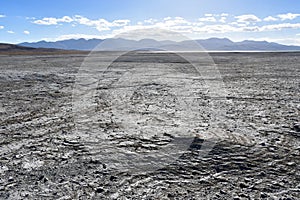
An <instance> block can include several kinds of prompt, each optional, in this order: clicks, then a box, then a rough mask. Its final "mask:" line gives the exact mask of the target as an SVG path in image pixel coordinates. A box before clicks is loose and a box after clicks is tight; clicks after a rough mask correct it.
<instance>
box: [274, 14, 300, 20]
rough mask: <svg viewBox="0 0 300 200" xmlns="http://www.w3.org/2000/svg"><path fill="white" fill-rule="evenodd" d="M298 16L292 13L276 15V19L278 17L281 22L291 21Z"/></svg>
mask: <svg viewBox="0 0 300 200" xmlns="http://www.w3.org/2000/svg"><path fill="white" fill-rule="evenodd" d="M299 16H300V14H294V13H286V14H280V15H277V17H279V18H280V19H281V20H282V21H284V20H293V19H295V18H297V17H299Z"/></svg>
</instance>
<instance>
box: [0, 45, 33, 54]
mask: <svg viewBox="0 0 300 200" xmlns="http://www.w3.org/2000/svg"><path fill="white" fill-rule="evenodd" d="M28 50H34V48H31V47H24V46H19V45H14V44H5V43H0V52H4V51H5V52H7V51H28Z"/></svg>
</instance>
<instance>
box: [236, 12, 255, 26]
mask: <svg viewBox="0 0 300 200" xmlns="http://www.w3.org/2000/svg"><path fill="white" fill-rule="evenodd" d="M235 18H236V19H237V22H240V23H246V24H249V23H255V22H260V21H261V19H259V18H258V17H257V16H255V15H252V14H249V15H240V16H235Z"/></svg>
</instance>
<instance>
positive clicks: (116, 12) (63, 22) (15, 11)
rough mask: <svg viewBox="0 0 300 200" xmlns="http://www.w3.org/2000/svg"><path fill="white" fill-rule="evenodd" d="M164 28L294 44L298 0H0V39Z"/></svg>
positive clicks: (298, 34)
mask: <svg viewBox="0 0 300 200" xmlns="http://www.w3.org/2000/svg"><path fill="white" fill-rule="evenodd" d="M143 28H164V29H168V30H172V31H176V32H179V33H181V34H184V35H186V36H187V37H190V38H192V39H200V38H209V37H220V38H223V37H227V38H229V39H231V40H234V41H241V40H246V39H251V40H267V41H272V42H279V43H283V44H295V45H300V1H299V0H284V1H283V0H260V1H259V0H181V1H179V0H149V1H146V0H85V1H83V0H82V1H79V0H51V1H41V0H0V42H7V43H20V42H25V41H29V42H32V41H39V40H48V41H56V40H62V39H69V38H107V37H114V36H115V35H117V34H119V33H122V32H126V31H128V30H135V29H143Z"/></svg>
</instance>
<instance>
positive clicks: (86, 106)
mask: <svg viewBox="0 0 300 200" xmlns="http://www.w3.org/2000/svg"><path fill="white" fill-rule="evenodd" d="M210 56H211V57H212V60H210V57H209V56H207V55H206V56H203V55H198V54H195V53H194V54H193V55H191V54H190V55H189V56H188V57H189V58H192V59H191V60H192V62H193V64H194V66H192V65H191V63H189V62H190V61H191V60H189V61H187V60H185V59H183V58H181V57H179V56H176V55H174V54H168V53H147V52H133V53H129V54H126V55H123V56H121V57H119V58H118V59H117V60H116V61H115V62H113V63H109V62H110V58H112V57H113V56H112V53H98V54H97V55H96V56H95V55H94V57H92V58H91V59H85V58H86V57H87V55H83V54H82V55H49V56H47V55H39V56H1V57H0V91H1V92H0V113H1V114H0V199H299V198H300V174H299V164H300V152H299V151H300V145H299V143H300V119H299V116H300V54H299V53H213V54H211V55H210ZM198 58H201V59H198ZM195 65H196V67H195ZM197 65H198V66H200V67H198V68H197ZM216 67H217V68H216ZM216 69H218V71H219V72H220V74H218V73H217V71H216ZM199 70H200V71H199ZM201 70H203V71H201ZM201 74H202V75H201ZM219 75H220V76H219ZM220 77H222V79H220Z"/></svg>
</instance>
